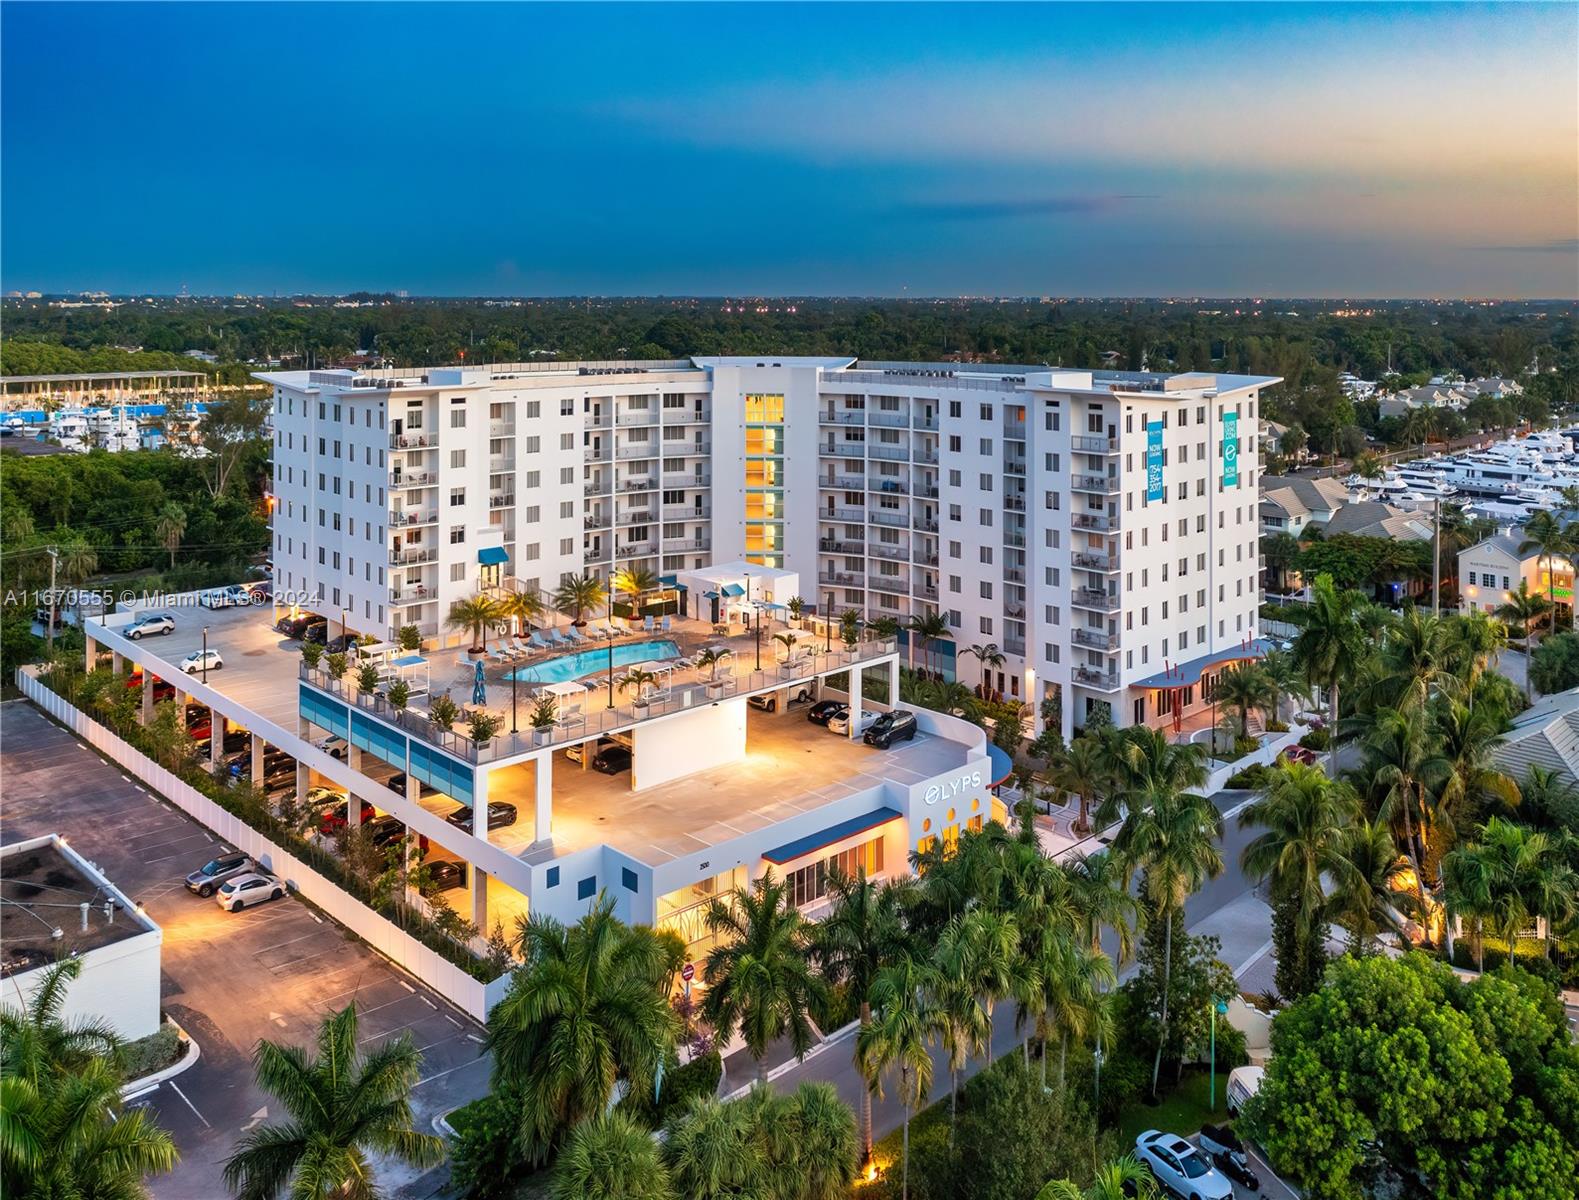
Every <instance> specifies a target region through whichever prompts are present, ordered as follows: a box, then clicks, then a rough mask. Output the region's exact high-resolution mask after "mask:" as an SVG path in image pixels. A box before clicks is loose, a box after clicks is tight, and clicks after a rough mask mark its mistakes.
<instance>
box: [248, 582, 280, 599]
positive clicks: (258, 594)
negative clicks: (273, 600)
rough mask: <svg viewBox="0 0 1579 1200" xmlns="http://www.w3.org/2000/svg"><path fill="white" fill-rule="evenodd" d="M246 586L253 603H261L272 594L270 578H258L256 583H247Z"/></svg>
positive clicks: (272, 585)
mask: <svg viewBox="0 0 1579 1200" xmlns="http://www.w3.org/2000/svg"><path fill="white" fill-rule="evenodd" d="M246 588H247V593H248V594H249V595H250V596H251V597H252V603H254V604H262V603H263V602H264V601H265V600H267V599H269V598H270V597H271V596H273V595H274V581H273V580H272V579H260V580H258V582H256V583H249V584H247V585H246Z"/></svg>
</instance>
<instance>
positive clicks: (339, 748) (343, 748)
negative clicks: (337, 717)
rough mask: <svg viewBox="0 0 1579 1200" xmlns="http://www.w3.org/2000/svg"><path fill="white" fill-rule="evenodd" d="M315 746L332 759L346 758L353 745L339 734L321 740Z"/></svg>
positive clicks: (332, 734)
mask: <svg viewBox="0 0 1579 1200" xmlns="http://www.w3.org/2000/svg"><path fill="white" fill-rule="evenodd" d="M313 745H315V746H317V747H318V749H320V750H322V751H323V752H324V753H325V754H327V755H329V756H330V757H331V758H344V757H345V756H346V755H347V754H348V753H350V750H351V744H350V743H349V742H347V741H346V740H345V739H344V738H343V737H341V736H340V735H339V734H337V733H331V734H330V735H329V736H328V737H326V738H319V739H318V740H317V741H316V742H314V743H313Z"/></svg>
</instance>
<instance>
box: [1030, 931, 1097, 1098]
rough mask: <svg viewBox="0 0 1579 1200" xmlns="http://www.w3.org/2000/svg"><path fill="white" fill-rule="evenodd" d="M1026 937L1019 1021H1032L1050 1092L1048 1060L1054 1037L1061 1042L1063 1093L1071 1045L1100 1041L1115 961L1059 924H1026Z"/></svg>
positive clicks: (1043, 1084) (1060, 1065)
mask: <svg viewBox="0 0 1579 1200" xmlns="http://www.w3.org/2000/svg"><path fill="white" fill-rule="evenodd" d="M1022 928H1024V929H1025V932H1026V945H1025V946H1024V947H1023V953H1022V957H1021V962H1020V963H1019V965H1018V969H1017V971H1016V979H1017V983H1018V986H1017V987H1016V989H1015V996H1016V1000H1017V1002H1018V1003H1017V1005H1016V1019H1017V1020H1018V1021H1019V1022H1021V1023H1023V1022H1025V1021H1026V1020H1027V1019H1029V1020H1030V1021H1031V1022H1032V1023H1033V1024H1034V1027H1035V1031H1036V1037H1037V1040H1038V1041H1040V1042H1041V1045H1042V1064H1041V1071H1042V1086H1043V1087H1044V1088H1045V1087H1046V1086H1047V1059H1048V1057H1049V1049H1050V1047H1051V1045H1052V1040H1053V1034H1054V1033H1055V1032H1056V1033H1057V1034H1058V1038H1059V1050H1058V1088H1059V1090H1060V1091H1062V1090H1063V1086H1064V1078H1065V1065H1066V1063H1067V1060H1068V1056H1069V1039H1070V1038H1071V1037H1075V1038H1078V1039H1081V1040H1084V1039H1085V1038H1087V1037H1091V1036H1093V1035H1096V1034H1097V1033H1098V1032H1099V1031H1100V1030H1101V1029H1102V1026H1103V1024H1104V1018H1105V1017H1106V1016H1107V1010H1106V1008H1105V1006H1104V1004H1103V1002H1102V995H1103V992H1104V991H1105V990H1106V989H1108V988H1110V987H1112V986H1113V983H1114V982H1115V974H1114V971H1113V963H1112V960H1110V959H1109V958H1108V956H1107V955H1106V954H1104V953H1103V952H1102V949H1101V947H1100V945H1099V946H1096V947H1092V946H1091V945H1089V944H1088V943H1086V942H1085V941H1084V939H1083V938H1082V937H1081V936H1080V931H1079V930H1077V929H1075V928H1073V927H1071V926H1070V925H1067V924H1065V923H1063V922H1060V921H1054V920H1040V921H1036V922H1035V923H1034V924H1033V923H1031V922H1028V921H1027V922H1022Z"/></svg>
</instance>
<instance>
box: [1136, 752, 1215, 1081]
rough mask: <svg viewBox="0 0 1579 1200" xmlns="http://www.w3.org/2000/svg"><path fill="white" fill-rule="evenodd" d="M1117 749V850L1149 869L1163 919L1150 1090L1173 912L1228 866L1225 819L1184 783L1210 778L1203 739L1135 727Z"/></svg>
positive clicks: (1161, 1036) (1168, 975)
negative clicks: (1176, 741) (1120, 812)
mask: <svg viewBox="0 0 1579 1200" xmlns="http://www.w3.org/2000/svg"><path fill="white" fill-rule="evenodd" d="M1125 733H1126V736H1125V738H1124V739H1123V742H1122V745H1121V746H1120V749H1119V759H1118V762H1119V769H1120V771H1121V776H1120V786H1119V791H1118V798H1119V799H1120V800H1121V802H1122V803H1123V805H1124V807H1125V809H1126V810H1127V815H1126V816H1125V818H1124V824H1123V825H1122V826H1121V827H1120V829H1119V831H1118V836H1117V837H1116V838H1114V839H1113V853H1114V854H1115V855H1117V856H1118V858H1119V859H1120V861H1122V862H1123V863H1124V864H1125V867H1126V871H1127V873H1133V872H1134V871H1135V870H1136V869H1137V868H1138V869H1141V870H1143V871H1144V877H1143V882H1142V892H1143V894H1144V896H1145V898H1146V899H1147V901H1148V902H1149V903H1150V904H1151V906H1152V909H1153V910H1154V911H1155V912H1156V914H1157V918H1158V919H1159V920H1161V921H1163V922H1165V923H1166V924H1165V926H1164V928H1165V930H1166V934H1165V939H1164V945H1163V973H1162V1012H1161V1020H1160V1028H1159V1031H1158V1037H1157V1055H1156V1060H1155V1061H1154V1062H1153V1064H1152V1069H1151V1090H1152V1094H1153V1095H1156V1092H1157V1076H1158V1075H1159V1074H1160V1073H1161V1070H1162V1047H1163V1044H1164V1043H1165V1042H1166V1041H1167V1034H1168V1001H1169V993H1170V990H1171V987H1172V978H1173V925H1174V921H1173V915H1174V914H1175V913H1176V912H1178V911H1180V910H1181V909H1182V908H1183V907H1184V902H1185V900H1186V899H1187V898H1188V897H1189V896H1190V894H1191V893H1192V892H1194V891H1195V890H1196V889H1197V888H1199V887H1200V886H1201V885H1202V884H1203V883H1205V882H1206V881H1207V880H1208V879H1214V878H1216V877H1217V876H1218V875H1219V874H1221V873H1222V870H1223V856H1222V854H1221V852H1220V851H1219V850H1218V843H1219V841H1220V840H1221V838H1222V829H1223V820H1222V817H1221V815H1220V814H1219V813H1218V811H1217V809H1216V807H1215V806H1214V805H1213V804H1212V802H1211V801H1210V800H1208V799H1206V798H1205V797H1204V796H1199V795H1196V794H1195V793H1193V792H1190V791H1187V790H1186V789H1188V788H1192V787H1199V786H1201V784H1203V783H1205V782H1206V767H1205V765H1204V764H1203V763H1202V762H1201V754H1200V747H1199V746H1173V745H1170V744H1169V743H1168V740H1167V738H1166V737H1165V736H1163V734H1162V733H1161V732H1160V731H1159V730H1155V729H1136V728H1131V729H1128V730H1126V731H1125Z"/></svg>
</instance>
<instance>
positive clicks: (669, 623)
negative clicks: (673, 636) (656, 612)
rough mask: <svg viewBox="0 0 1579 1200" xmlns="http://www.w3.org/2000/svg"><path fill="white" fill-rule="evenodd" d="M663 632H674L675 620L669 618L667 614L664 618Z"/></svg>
mask: <svg viewBox="0 0 1579 1200" xmlns="http://www.w3.org/2000/svg"><path fill="white" fill-rule="evenodd" d="M663 631H664V632H665V633H673V632H674V618H673V617H671V616H669V615H668V614H667V613H665V614H664V618H663Z"/></svg>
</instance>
